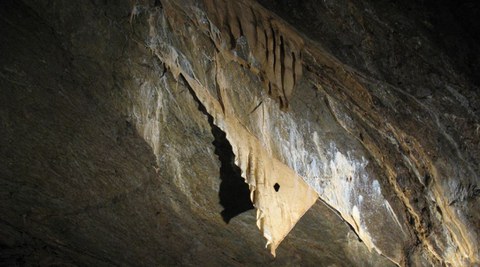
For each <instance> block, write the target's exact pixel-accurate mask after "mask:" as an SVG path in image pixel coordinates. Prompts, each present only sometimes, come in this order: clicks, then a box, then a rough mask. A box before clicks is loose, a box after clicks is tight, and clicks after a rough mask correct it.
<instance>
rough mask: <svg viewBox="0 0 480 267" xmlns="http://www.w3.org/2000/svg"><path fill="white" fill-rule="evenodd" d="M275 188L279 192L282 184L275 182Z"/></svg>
mask: <svg viewBox="0 0 480 267" xmlns="http://www.w3.org/2000/svg"><path fill="white" fill-rule="evenodd" d="M273 189H275V192H278V190H280V185H279V184H278V183H275V185H274V186H273Z"/></svg>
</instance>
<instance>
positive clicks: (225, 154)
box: [189, 88, 254, 223]
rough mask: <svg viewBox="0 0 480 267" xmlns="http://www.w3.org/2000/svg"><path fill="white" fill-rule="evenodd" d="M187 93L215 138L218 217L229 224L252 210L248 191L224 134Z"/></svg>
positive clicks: (193, 93) (199, 103) (198, 101)
mask: <svg viewBox="0 0 480 267" xmlns="http://www.w3.org/2000/svg"><path fill="white" fill-rule="evenodd" d="M189 91H190V93H191V94H192V96H193V98H194V99H195V101H196V102H197V103H198V109H199V110H200V111H201V112H202V113H204V114H205V115H206V116H207V118H208V123H209V124H210V127H211V129H212V135H213V137H214V138H215V139H214V140H213V142H212V144H213V145H214V146H215V154H216V155H217V156H218V159H219V160H220V164H221V165H220V180H221V181H222V182H221V183H220V190H219V193H218V196H219V198H220V204H221V205H222V206H223V211H222V212H221V213H220V215H221V216H222V218H223V221H225V222H226V223H229V222H230V220H231V219H232V218H234V217H235V216H237V215H239V214H240V213H242V212H245V211H247V210H251V209H253V208H254V207H253V204H252V201H251V200H250V190H249V189H248V185H247V184H246V183H245V179H244V178H243V177H242V175H241V174H242V172H241V170H240V168H239V167H238V166H236V165H235V154H233V150H232V145H230V142H228V140H227V137H226V134H225V132H223V131H222V130H221V129H220V128H218V127H217V126H216V125H215V124H214V123H213V117H212V116H211V115H210V114H209V113H208V112H207V110H206V109H205V106H203V104H202V103H201V102H200V100H199V99H198V98H197V96H196V95H195V92H194V91H193V90H192V89H191V88H189Z"/></svg>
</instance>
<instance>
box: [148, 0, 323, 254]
mask: <svg viewBox="0 0 480 267" xmlns="http://www.w3.org/2000/svg"><path fill="white" fill-rule="evenodd" d="M234 3H236V2H234V1H227V2H224V1H218V3H214V2H207V4H209V6H210V9H211V8H213V7H214V6H216V7H217V8H218V9H216V11H213V13H212V14H211V16H213V17H216V19H217V20H218V21H217V23H218V25H222V26H219V27H220V28H221V33H220V34H221V36H217V37H216V38H212V39H213V40H214V41H215V45H216V46H217V48H218V54H217V56H216V58H215V61H216V66H217V69H216V82H217V86H218V87H219V88H218V92H219V95H218V99H217V98H216V97H215V96H213V95H212V94H211V93H210V91H209V89H208V88H206V87H205V85H204V84H202V83H201V82H200V81H199V80H198V79H197V78H196V77H195V74H194V73H192V72H191V70H186V69H184V68H182V66H181V64H179V62H180V61H181V59H179V55H178V53H177V52H176V51H175V50H173V49H168V48H167V49H154V52H155V54H156V55H157V56H158V57H159V58H160V60H161V61H162V62H164V63H165V64H166V65H167V67H168V68H169V70H170V71H171V72H172V73H173V74H174V76H175V77H176V78H177V79H178V78H179V77H180V76H182V77H183V78H184V79H185V80H186V81H187V83H188V86H190V87H191V89H192V90H193V91H194V93H195V95H196V96H197V98H198V99H199V101H200V102H201V103H202V104H203V105H204V106H205V108H206V110H207V112H208V113H209V114H210V115H211V116H212V117H213V118H214V123H215V125H217V126H218V127H219V128H221V129H222V130H223V131H224V132H225V133H226V135H227V139H228V141H229V142H230V144H231V145H232V148H233V152H234V154H235V156H236V157H235V164H236V165H237V166H239V167H240V169H241V171H242V177H244V178H245V182H246V183H247V184H248V185H249V189H250V198H251V200H252V203H253V205H254V207H255V208H256V210H257V226H258V228H259V229H260V230H261V231H262V233H263V236H264V237H265V238H266V239H267V245H266V246H267V247H268V248H269V249H270V252H271V253H272V255H274V256H275V250H276V248H277V247H278V246H279V245H280V243H281V242H282V240H283V239H284V238H285V237H286V236H287V234H288V233H289V232H290V231H291V230H292V228H293V227H294V226H295V224H296V223H297V222H298V220H299V219H300V218H301V217H302V216H303V215H304V214H305V212H307V211H308V210H309V209H310V207H311V206H312V205H313V204H314V203H315V202H316V201H317V199H318V194H317V193H316V192H315V190H313V189H312V188H311V187H310V186H309V185H308V184H306V183H305V181H304V179H303V178H302V177H300V176H299V175H298V174H297V173H296V172H295V171H294V170H293V169H291V168H290V167H288V166H287V165H285V164H284V163H282V162H281V161H279V160H278V159H276V158H275V157H274V156H273V155H272V154H271V152H268V151H267V149H265V148H264V147H263V145H262V143H261V142H260V141H259V139H258V138H257V137H256V136H255V135H254V134H252V133H251V132H250V131H249V130H248V129H247V127H245V126H244V125H243V124H242V122H241V121H240V120H239V119H238V118H237V117H236V114H234V111H233V108H232V105H231V104H230V101H229V99H228V94H227V93H226V90H231V88H228V87H229V84H228V82H227V80H226V77H227V76H228V74H224V72H223V70H222V67H221V66H222V65H225V64H227V62H229V61H235V62H237V63H240V64H241V65H243V66H245V67H249V69H250V70H251V71H252V72H254V73H255V74H257V75H259V76H260V77H261V78H262V80H263V81H264V83H265V85H266V87H267V88H268V90H269V91H268V92H269V94H270V96H272V97H274V98H276V99H278V100H279V102H280V107H281V108H286V107H287V106H288V98H289V97H290V96H291V94H292V92H293V86H294V83H295V80H297V79H299V77H300V75H301V62H300V60H297V58H298V53H299V52H298V51H299V50H298V49H297V47H299V46H300V44H301V42H299V40H300V39H298V40H290V39H286V38H284V37H283V36H282V31H281V29H282V27H283V26H280V25H281V24H280V23H278V22H276V21H275V20H274V19H272V18H267V17H262V16H261V15H255V14H256V13H255V12H254V11H253V9H252V8H249V9H248V10H249V12H250V13H248V12H242V14H243V15H238V16H237V15H236V14H235V13H237V14H239V12H237V10H238V9H239V8H242V9H245V7H244V6H236V4H234ZM170 4H172V3H169V2H165V4H164V8H165V9H166V11H167V13H168V12H169V10H171V13H170V14H173V13H174V12H175V11H174V10H175V9H174V8H173V7H172V6H170ZM216 12H218V13H216ZM209 16H210V14H209ZM167 19H170V20H172V21H170V22H171V23H172V25H174V23H175V21H174V17H173V16H170V17H168V18H167ZM256 19H259V20H260V21H257V22H254V21H253V20H256ZM259 25H260V26H259ZM261 25H265V27H266V28H265V29H263V26H261ZM255 26H256V27H255ZM150 27H151V28H150V34H151V35H155V32H156V31H157V29H155V25H154V24H153V23H151V24H150ZM209 30H211V32H216V31H215V30H212V29H209ZM242 36H246V37H242ZM295 36H296V35H295ZM245 38H246V39H247V40H248V44H247V45H249V46H250V48H248V49H247V50H246V51H247V52H248V58H249V59H250V60H245V59H243V58H241V57H240V56H239V55H237V54H236V53H238V52H241V51H240V48H238V47H237V48H236V50H231V49H230V48H232V47H229V46H228V45H229V44H228V43H225V40H229V41H230V42H232V43H234V42H237V40H239V39H240V40H242V39H245ZM237 43H238V42H237ZM252 51H253V52H252ZM296 55H297V56H296Z"/></svg>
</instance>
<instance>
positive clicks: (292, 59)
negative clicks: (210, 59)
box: [203, 0, 303, 109]
mask: <svg viewBox="0 0 480 267" xmlns="http://www.w3.org/2000/svg"><path fill="white" fill-rule="evenodd" d="M203 2H204V4H205V7H206V11H207V12H208V18H209V20H211V24H212V25H215V26H216V27H217V28H218V29H219V32H218V34H217V35H214V36H212V40H213V41H214V42H215V45H216V46H217V49H218V50H219V51H220V52H221V53H222V54H224V56H225V58H229V59H231V60H234V61H236V62H238V63H240V64H241V65H244V66H246V67H248V68H249V69H250V70H251V71H252V72H253V73H255V74H257V75H259V77H260V79H262V81H263V84H264V86H265V89H266V90H267V91H268V93H269V95H270V96H271V97H272V98H274V99H276V100H278V102H279V103H280V107H281V108H282V109H286V108H288V102H289V99H290V98H291V96H292V93H293V88H294V86H295V84H296V82H297V81H298V80H299V79H300V78H301V76H302V60H301V50H302V48H303V40H302V38H300V37H299V36H298V35H297V34H294V32H293V31H292V30H291V29H289V28H288V27H287V26H286V25H285V23H284V22H282V21H280V20H277V19H276V18H274V17H273V16H271V15H270V14H268V13H266V12H263V10H261V9H258V8H255V7H254V6H253V5H252V3H249V2H244V1H223V0H204V1H203Z"/></svg>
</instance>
